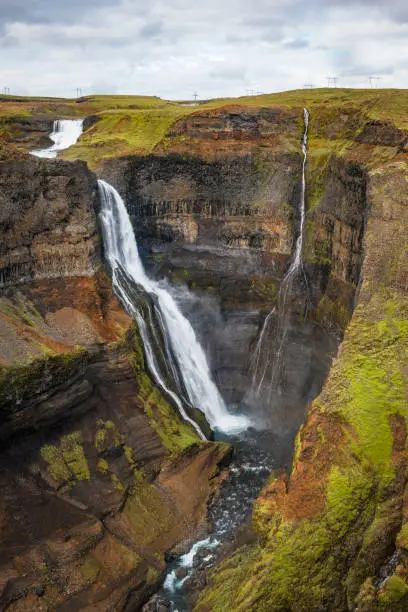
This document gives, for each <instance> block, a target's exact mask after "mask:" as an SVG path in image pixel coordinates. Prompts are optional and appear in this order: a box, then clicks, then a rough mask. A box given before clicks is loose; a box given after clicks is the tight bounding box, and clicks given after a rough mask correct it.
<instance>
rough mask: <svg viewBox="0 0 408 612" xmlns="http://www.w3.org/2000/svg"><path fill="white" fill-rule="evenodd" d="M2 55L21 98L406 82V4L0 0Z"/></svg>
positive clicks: (365, 0)
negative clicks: (334, 80) (330, 79)
mask: <svg viewBox="0 0 408 612" xmlns="http://www.w3.org/2000/svg"><path fill="white" fill-rule="evenodd" d="M251 5H252V6H251ZM0 54H1V55H0V88H1V89H3V87H4V86H7V87H9V88H10V90H11V92H12V93H15V94H24V95H27V94H31V95H56V96H73V95H75V91H76V88H77V87H80V88H82V91H83V93H84V94H92V93H135V94H152V95H157V96H161V97H163V98H169V99H172V98H173V99H177V98H178V99H187V98H191V97H192V94H193V93H194V92H197V93H198V95H199V96H200V97H201V98H207V97H215V96H224V95H225V96H226V95H228V96H230V95H231V96H232V95H233V96H237V95H245V94H246V93H247V91H248V90H259V91H262V92H272V91H281V90H286V89H295V88H299V87H302V86H303V84H304V83H305V82H311V83H313V84H315V85H316V86H324V85H325V84H326V79H325V77H327V76H331V75H333V76H337V77H338V78H339V81H338V84H339V85H341V86H344V87H366V86H368V76H370V75H375V76H377V75H378V76H381V77H382V80H381V81H379V83H380V84H381V86H383V87H407V88H408V0H360V1H357V0H310V1H309V2H305V1H304V0H279V1H278V0H253V1H252V2H250V1H249V0H0Z"/></svg>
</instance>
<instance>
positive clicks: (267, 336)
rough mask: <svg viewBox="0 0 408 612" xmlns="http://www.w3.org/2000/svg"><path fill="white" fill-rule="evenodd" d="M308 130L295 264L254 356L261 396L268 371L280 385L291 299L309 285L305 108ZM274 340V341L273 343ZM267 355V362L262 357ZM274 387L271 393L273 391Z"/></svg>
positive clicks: (254, 385)
mask: <svg viewBox="0 0 408 612" xmlns="http://www.w3.org/2000/svg"><path fill="white" fill-rule="evenodd" d="M303 121H304V129H303V136H302V156H303V160H302V181H301V190H300V199H299V211H300V225H299V235H298V237H297V240H296V246H295V252H294V255H293V258H292V262H291V264H290V266H289V269H288V271H287V272H286V274H285V276H284V278H283V280H282V283H281V287H280V290H279V295H278V301H277V306H276V307H274V308H273V310H271V312H270V313H269V314H268V315H267V317H266V318H265V321H264V324H263V326H262V330H261V333H260V335H259V338H258V341H257V343H256V346H255V350H254V351H253V354H252V357H251V364H250V368H251V371H252V389H251V391H252V393H255V395H258V394H259V393H260V391H261V389H262V387H263V385H264V382H265V378H266V375H267V372H268V369H269V370H270V372H271V377H270V387H271V388H272V387H273V386H274V385H275V384H276V382H277V377H278V373H279V367H280V365H281V362H282V355H283V349H284V344H285V340H286V327H285V323H286V317H287V314H288V313H287V308H286V303H287V297H288V296H290V295H291V294H292V290H293V284H294V281H295V280H296V279H297V278H298V277H299V275H301V276H302V277H303V280H304V281H305V284H307V280H306V275H305V272H304V270H303V261H302V250H303V238H304V228H305V218H306V210H305V209H306V164H307V139H308V133H309V111H308V110H307V109H306V108H304V109H303ZM276 310H277V316H278V318H279V322H278V324H276V322H274V320H273V315H274V314H275V313H276ZM271 340H272V341H271ZM262 355H263V357H264V358H263V359H262V360H261V359H260V357H261V356H262ZM271 388H270V391H271V390H272V389H271Z"/></svg>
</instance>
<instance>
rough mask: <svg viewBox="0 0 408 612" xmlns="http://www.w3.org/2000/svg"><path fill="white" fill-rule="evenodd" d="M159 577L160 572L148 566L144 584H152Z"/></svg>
mask: <svg viewBox="0 0 408 612" xmlns="http://www.w3.org/2000/svg"><path fill="white" fill-rule="evenodd" d="M159 577H160V572H159V571H158V570H157V569H156V568H155V567H152V566H150V567H149V569H148V570H147V574H146V582H147V584H154V583H155V582H157V580H158V579H159Z"/></svg>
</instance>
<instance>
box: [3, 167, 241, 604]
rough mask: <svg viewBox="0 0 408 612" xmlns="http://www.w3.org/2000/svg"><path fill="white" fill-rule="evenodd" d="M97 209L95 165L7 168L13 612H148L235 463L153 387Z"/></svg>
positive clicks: (6, 381) (7, 532)
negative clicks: (105, 263) (115, 281)
mask: <svg viewBox="0 0 408 612" xmlns="http://www.w3.org/2000/svg"><path fill="white" fill-rule="evenodd" d="M97 198H98V196H97V190H96V179H95V176H94V175H93V174H92V173H90V172H89V170H88V169H87V167H86V164H85V163H83V162H72V163H71V162H63V161H56V162H53V161H47V162H45V161H39V160H36V159H28V158H27V159H22V160H13V161H6V162H3V163H1V164H0V202H1V206H0V208H1V212H0V215H1V220H0V235H1V244H2V247H1V281H2V282H1V288H0V357H1V366H2V367H1V368H0V412H1V426H0V455H1V462H2V466H3V470H2V475H1V478H0V489H1V500H2V501H1V504H0V516H1V519H0V525H1V527H0V529H1V541H2V543H3V546H2V548H1V552H0V608H1V609H2V610H6V609H7V610H16V611H17V610H55V609H60V610H64V609H66V610H68V609H69V610H75V609H86V608H88V609H92V610H134V609H138V608H139V607H140V606H141V605H142V603H143V602H144V601H145V600H146V599H147V598H148V597H149V596H150V595H151V593H152V592H153V590H154V589H155V587H156V585H157V583H158V582H160V578H161V576H162V573H163V571H164V568H165V562H164V554H165V553H166V552H167V551H168V550H170V549H171V548H172V547H173V546H174V545H175V544H178V543H180V542H181V541H184V540H186V539H188V538H191V537H193V536H194V534H196V533H198V532H200V533H201V532H202V530H203V529H204V530H205V526H206V520H207V505H208V503H209V501H210V499H211V498H212V497H213V496H214V495H215V494H216V490H217V483H218V481H219V478H220V477H221V475H222V473H223V465H224V463H225V462H226V460H227V458H228V455H229V453H230V449H229V447H228V445H226V444H221V443H220V444H218V443H217V444H215V443H211V442H208V443H205V442H202V441H201V440H200V439H199V438H198V436H197V434H196V432H195V430H194V429H192V428H191V427H190V426H189V425H186V424H185V423H184V422H183V421H182V420H181V419H180V417H179V416H178V414H177V411H176V410H175V408H174V407H173V406H171V405H170V404H169V403H168V401H167V400H166V398H164V397H163V396H162V395H161V393H160V392H159V391H158V389H157V388H156V387H155V386H154V384H153V383H152V381H151V379H150V377H149V374H148V373H147V370H146V367H145V363H144V355H143V349H142V346H141V341H140V338H139V336H138V330H137V328H136V327H130V324H131V322H130V319H129V317H128V315H127V314H126V313H125V312H123V310H122V308H121V307H120V305H119V303H118V302H117V300H116V298H115V297H114V296H113V294H112V290H111V283H110V279H109V278H108V276H107V274H106V273H105V272H104V270H103V267H102V258H101V249H100V239H99V233H98V227H97V217H96V212H95V210H97V209H98V199H97ZM200 530H201V531H200Z"/></svg>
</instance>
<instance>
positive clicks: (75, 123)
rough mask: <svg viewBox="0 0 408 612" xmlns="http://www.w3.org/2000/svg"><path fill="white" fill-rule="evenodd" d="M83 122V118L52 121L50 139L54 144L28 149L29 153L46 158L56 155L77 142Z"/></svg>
mask: <svg viewBox="0 0 408 612" xmlns="http://www.w3.org/2000/svg"><path fill="white" fill-rule="evenodd" d="M83 124H84V120H83V119H58V120H57V121H54V126H53V130H52V132H51V134H50V139H51V140H52V142H53V143H54V144H52V145H51V146H50V147H48V148H47V149H40V150H39V151H30V153H31V155H35V156H36V157H45V158H48V159H52V158H53V157H57V155H58V153H60V152H61V151H65V149H69V147H72V145H74V144H75V143H76V142H77V140H78V138H79V137H80V136H81V134H82V132H83V127H84V126H83Z"/></svg>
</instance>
